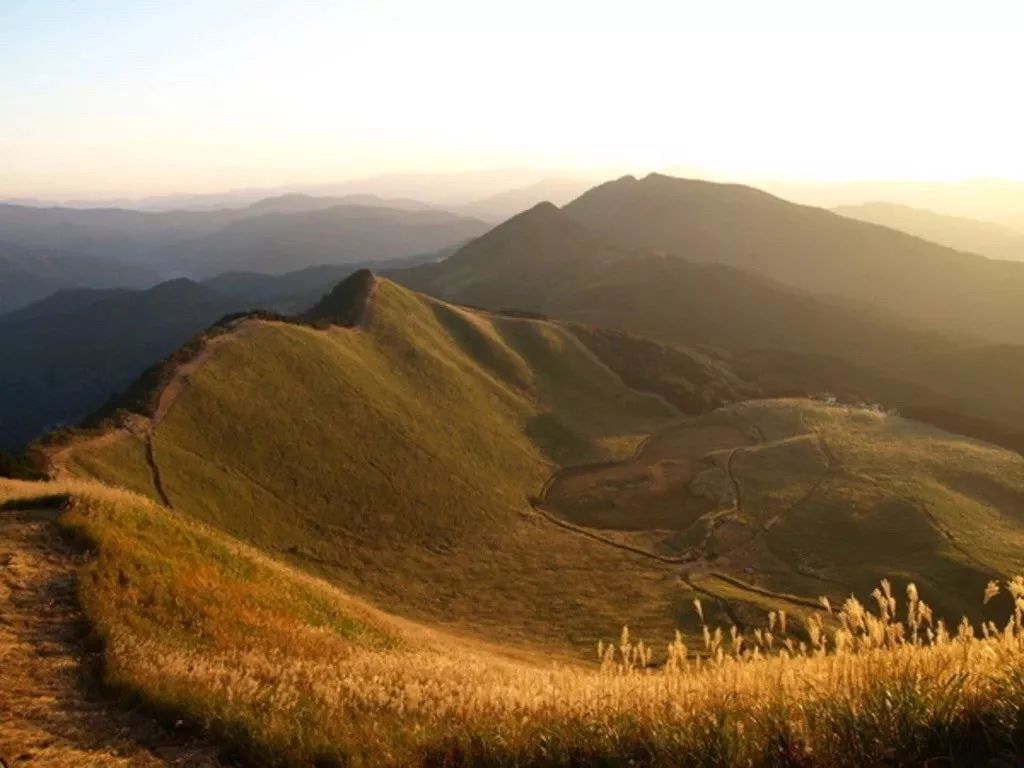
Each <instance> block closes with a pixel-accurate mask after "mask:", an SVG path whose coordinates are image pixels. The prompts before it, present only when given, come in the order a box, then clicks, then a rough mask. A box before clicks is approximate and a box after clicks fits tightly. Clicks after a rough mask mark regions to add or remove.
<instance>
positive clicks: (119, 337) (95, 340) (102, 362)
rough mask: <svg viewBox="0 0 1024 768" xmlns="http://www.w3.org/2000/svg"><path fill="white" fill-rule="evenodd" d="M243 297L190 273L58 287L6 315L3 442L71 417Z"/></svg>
mask: <svg viewBox="0 0 1024 768" xmlns="http://www.w3.org/2000/svg"><path fill="white" fill-rule="evenodd" d="M243 308H247V307H246V305H245V304H244V303H241V302H239V301H238V300H236V299H233V298H231V297H228V296H224V295H222V294H219V293H216V292H214V291H211V290H209V289H208V288H205V287H203V286H201V285H199V284H197V283H194V282H192V281H189V280H174V281H171V282H167V283H162V284H160V285H157V286H156V287H154V288H150V289H148V290H145V291H85V290H77V291H70V292H59V293H57V294H55V295H54V296H51V297H50V298H48V299H45V300H43V301H42V302H40V303H39V304H36V305H32V306H30V307H27V308H23V309H22V310H20V311H18V312H15V313H12V314H10V315H7V316H4V317H0V447H3V448H12V447H17V446H19V445H21V444H22V443H24V442H26V441H28V440H30V439H32V438H35V437H37V436H38V435H40V434H41V433H42V432H44V431H45V430H47V429H53V428H56V427H58V426H61V425H65V424H71V423H74V422H75V421H77V420H78V419H80V418H81V417H82V416H84V415H86V414H87V413H89V412H91V411H93V410H95V409H96V408H98V407H99V406H100V405H102V404H103V402H104V401H105V400H107V399H108V398H109V397H110V396H111V395H112V394H114V393H115V392H117V391H119V390H121V389H123V388H124V387H125V386H127V385H128V384H129V383H131V382H132V381H133V380H134V379H135V378H136V377H137V376H138V375H139V373H141V371H142V370H143V369H145V368H146V367H148V366H149V365H152V364H153V363H154V362H156V361H157V360H159V359H160V358H162V357H164V356H165V355H167V354H168V353H170V352H171V351H173V350H174V349H176V348H177V347H178V346H180V345H181V344H183V343H184V342H185V341H186V340H187V339H188V338H189V337H190V336H192V335H193V334H194V333H196V332H197V331H199V330H201V329H203V328H205V327H206V326H208V325H209V324H210V323H212V322H213V321H215V320H217V319H218V318H220V317H222V316H223V315H225V314H227V313H229V312H234V311H237V310H239V309H243Z"/></svg>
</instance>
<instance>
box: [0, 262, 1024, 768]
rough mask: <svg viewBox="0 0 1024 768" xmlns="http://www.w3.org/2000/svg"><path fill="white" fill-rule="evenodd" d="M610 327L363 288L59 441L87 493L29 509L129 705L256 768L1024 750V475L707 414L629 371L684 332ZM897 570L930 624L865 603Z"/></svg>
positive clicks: (899, 434) (256, 324)
mask: <svg viewBox="0 0 1024 768" xmlns="http://www.w3.org/2000/svg"><path fill="white" fill-rule="evenodd" d="M360 302H364V304H365V306H364V310H363V311H362V312H359V313H353V312H352V311H351V310H352V307H353V303H355V304H356V305H359V303H360ZM357 314H358V315H359V316H358V317H356V316H355V315H357ZM337 320H344V321H345V322H348V323H349V324H350V325H351V327H341V326H339V325H336V324H334V322H332V321H337ZM576 331H577V332H578V333H577V332H574V330H573V329H572V328H571V327H566V326H563V325H559V324H557V323H553V322H550V321H544V320H538V319H529V318H522V317H509V316H501V315H494V314H489V313H486V312H482V311H476V310H470V309H465V308H460V307H456V306H453V305H450V304H445V303H443V302H440V301H437V300H434V299H430V298H427V297H425V296H421V295H418V294H415V293H412V292H410V291H408V290H405V289H403V288H400V287H399V286H397V285H395V284H394V283H391V282H389V281H386V280H374V279H372V278H371V277H370V276H368V275H366V274H363V275H357V276H356V277H353V278H351V279H350V281H348V282H347V283H346V284H343V285H342V286H339V288H338V290H336V291H335V292H334V293H333V294H332V295H330V296H328V297H327V298H325V300H324V302H322V303H321V305H320V306H319V307H318V308H317V310H316V311H315V312H314V313H312V314H311V315H310V317H309V318H308V319H307V320H306V321H303V322H299V321H292V322H281V321H276V320H270V319H258V318H250V319H240V320H238V321H236V322H235V323H234V324H232V325H229V326H226V327H225V328H223V329H220V330H219V331H218V332H216V333H215V334H212V335H211V336H210V337H209V338H208V339H206V341H205V342H204V343H203V344H201V345H198V346H197V347H195V348H194V349H193V350H192V352H191V354H192V355H193V356H192V357H191V359H188V360H182V361H179V363H178V367H177V368H176V369H174V370H170V369H169V371H168V372H169V373H172V374H173V375H171V376H170V377H166V376H165V377H162V378H160V379H158V382H159V385H160V386H159V388H158V390H157V391H155V392H154V393H153V396H152V397H150V398H141V399H139V398H137V399H136V400H135V402H137V403H140V404H142V405H140V406H139V407H138V411H139V413H137V414H135V415H122V427H121V428H120V429H113V428H108V429H106V430H105V431H102V432H100V433H97V434H93V435H84V434H83V435H80V436H79V437H77V438H76V439H75V440H74V441H72V442H71V443H69V444H65V445H59V446H56V447H54V448H52V449H51V450H52V451H53V453H52V454H51V456H52V458H53V460H54V462H55V465H56V466H55V469H56V470H57V471H58V473H59V474H61V475H62V478H64V479H62V480H61V481H60V482H56V483H51V484H24V483H21V484H18V483H12V482H3V483H0V505H3V504H5V503H8V504H9V503H10V500H11V499H13V498H16V497H19V496H25V495H28V496H31V495H33V494H34V495H36V496H43V497H47V498H49V499H50V500H49V501H48V502H47V503H49V504H52V503H54V502H53V499H54V498H55V497H59V496H61V495H62V494H63V495H67V496H69V497H70V498H71V499H72V503H71V506H70V507H69V509H68V511H67V512H66V513H65V517H64V524H65V525H67V526H70V527H71V528H73V529H74V530H76V531H78V532H79V534H80V535H82V536H84V537H85V538H86V539H87V540H88V541H89V542H90V543H91V546H92V547H93V548H94V549H95V550H96V552H97V553H98V554H97V558H96V559H95V560H93V561H92V562H91V564H90V565H89V566H88V568H87V570H86V571H85V572H84V575H83V577H82V579H81V582H80V589H81V594H82V603H83V606H84V608H85V611H86V613H87V616H88V618H89V620H90V621H91V623H92V625H93V626H94V627H95V628H96V630H97V632H98V633H99V635H100V637H101V638H102V639H103V640H104V658H105V660H106V675H107V678H108V681H109V682H110V683H112V684H113V685H115V686H117V687H118V688H122V689H127V690H129V691H132V692H134V693H136V694H138V695H140V696H141V697H142V698H143V699H144V700H145V701H147V702H149V703H150V704H154V705H156V707H157V709H158V711H160V712H162V713H163V714H164V716H165V717H167V718H168V719H169V720H171V721H175V720H177V719H185V720H186V721H187V722H190V723H197V724H200V725H201V726H203V727H204V728H205V729H207V732H208V733H210V734H211V735H212V736H213V737H214V738H216V739H218V740H219V741H221V742H223V743H226V744H230V745H232V747H233V748H234V749H235V751H236V755H241V756H243V758H244V759H248V760H249V761H257V762H258V761H274V760H276V761H278V762H279V763H281V764H295V763H300V764H301V763H302V762H313V761H320V764H327V765H330V764H338V763H341V764H351V765H381V764H383V765H388V764H391V765H396V766H401V765H417V764H421V765H477V764H481V763H483V764H493V765H522V764H551V765H560V764H566V763H567V762H572V761H575V762H576V763H577V764H583V765H591V764H593V765H597V764H621V763H624V762H628V761H629V760H633V761H634V762H635V763H637V764H640V765H662V764H665V765H672V764H680V763H682V764H686V763H690V762H695V763H698V764H708V765H733V764H737V763H739V764H753V765H759V766H760V765H766V766H767V765H780V764H781V765H792V766H796V765H800V766H813V765H821V766H826V765H828V766H831V765H842V764H847V765H865V764H869V765H870V764H880V763H881V762H884V760H886V759H888V757H887V756H891V755H894V754H895V755H899V756H900V759H901V760H904V761H905V762H909V763H911V764H913V763H916V762H921V761H923V760H926V759H931V758H934V757H938V756H944V755H945V756H949V755H955V756H956V759H957V760H963V761H967V762H970V761H971V760H972V759H974V758H978V759H979V760H980V759H981V758H986V759H987V758H988V757H990V756H991V755H992V754H993V753H994V752H993V750H999V751H1002V750H1004V749H1010V748H1012V744H1013V743H1014V741H1013V739H1014V738H1016V736H1015V734H1017V732H1018V730H1017V729H1018V726H1017V725H1015V724H1014V723H1015V722H1016V721H1012V720H1010V719H1008V718H1012V716H1013V712H1014V711H1015V709H1014V708H1015V707H1016V706H1017V702H1019V701H1024V695H1021V693H1020V686H1019V683H1018V682H1017V678H1016V677H1014V676H1013V672H1012V670H1014V669H1016V665H1018V664H1019V663H1020V659H1021V658H1022V657H1021V645H1020V642H1021V641H1020V635H1019V626H1020V625H1019V617H1018V618H1017V619H1015V620H1013V621H1011V624H1010V625H1009V629H1008V630H1007V631H1006V632H1002V631H1000V629H999V628H996V625H994V624H991V625H990V624H988V623H986V624H984V625H982V624H981V623H980V622H982V621H985V622H989V621H999V622H1000V627H1001V626H1002V622H1003V621H1004V620H1005V617H1006V614H1007V612H1008V611H1012V605H1013V602H1012V600H1010V599H1008V598H1007V596H1006V595H1005V594H999V595H997V596H996V597H995V598H994V599H992V600H990V601H988V603H987V605H984V606H983V605H982V603H981V601H980V599H979V597H980V596H981V595H982V594H983V593H984V592H985V591H986V589H987V588H988V587H989V582H990V581H991V580H993V579H1005V578H1008V577H1009V576H1010V575H1011V574H1014V573H1018V572H1020V571H1022V570H1024V562H1022V560H1024V558H1022V557H1021V556H1020V554H1019V553H1020V552H1021V551H1024V547H1022V544H1024V519H1022V518H1021V517H1020V512H1019V510H1020V508H1021V502H1022V501H1024V459H1021V458H1020V456H1018V455H1017V454H1012V453H1009V452H1006V451H1003V450H1000V449H997V448H994V447H992V446H990V445H986V444H983V443H977V442H973V441H971V440H968V439H965V438H961V437H957V436H954V435H951V434H948V433H944V432H941V431H938V430H936V429H933V428H930V427H926V426H924V425H921V424H919V423H916V422H912V421H908V420H906V419H902V418H900V417H897V416H893V415H886V414H884V413H881V412H879V411H875V410H872V409H868V408H859V407H848V406H841V405H827V404H824V403H821V402H815V401H812V400H807V399H792V400H767V401H749V402H741V403H733V404H730V405H727V406H725V407H722V408H719V409H716V410H713V411H710V412H708V413H703V414H700V415H695V416H688V417H684V416H681V415H680V414H679V413H678V411H677V410H676V409H675V408H673V407H672V406H671V405H670V404H669V403H668V402H666V400H664V399H662V398H660V397H658V396H656V395H651V394H644V393H640V392H638V391H636V390H634V389H631V388H629V387H628V386H626V385H625V384H624V383H623V380H622V378H621V377H620V376H618V375H617V374H616V373H615V372H614V371H613V370H612V367H610V366H606V365H605V364H604V363H603V362H602V358H603V359H607V360H608V361H609V362H611V363H613V364H615V365H616V366H617V367H619V368H621V369H622V370H623V371H628V370H630V369H631V368H636V369H638V370H639V371H641V372H644V373H645V375H647V376H650V377H652V378H655V379H656V378H657V377H656V375H655V374H654V373H649V372H651V371H656V370H657V367H656V366H655V365H653V364H649V363H645V364H643V365H640V364H636V365H633V364H629V363H627V362H625V361H630V360H633V359H637V360H640V361H649V360H651V359H652V348H651V347H650V346H649V345H650V344H651V342H643V341H642V340H638V341H637V346H636V347H635V348H634V347H633V346H632V345H631V343H630V339H631V338H632V337H629V336H627V335H623V334H618V333H615V332H606V331H590V332H587V331H581V330H579V329H576ZM583 338H589V341H590V345H591V346H588V345H585V344H584V343H583V341H582V339H583ZM602 345H603V346H602ZM595 350H599V353H598V352H596V351H595ZM677 353H678V354H684V355H685V364H684V362H682V358H678V357H677V356H676V355H677ZM657 357H658V356H655V359H656V358H657ZM660 358H661V360H662V361H663V363H664V368H663V369H662V370H665V371H667V372H669V373H671V372H678V373H679V375H682V376H694V375H695V373H694V369H692V367H691V366H694V365H696V364H698V363H700V364H703V365H705V366H708V367H706V368H703V369H701V370H703V371H705V372H707V371H709V370H710V371H712V372H714V371H715V366H716V365H724V361H723V360H722V359H721V358H713V357H710V356H709V357H707V358H701V357H698V356H696V354H695V353H693V354H691V353H690V351H680V350H676V351H675V352H672V351H667V350H666V351H663V352H662V353H661V354H660ZM666 378H667V379H669V384H668V385H666V389H665V392H666V394H670V393H671V392H672V391H673V386H672V385H671V380H672V376H668V377H666ZM684 389H685V388H684ZM147 404H148V405H147ZM143 406H144V407H143ZM75 477H78V478H92V479H93V480H101V481H103V482H105V483H107V484H108V485H120V486H123V487H125V488H126V489H129V490H120V491H113V490H111V489H110V488H109V487H100V486H98V485H97V484H96V483H95V482H84V481H82V480H80V479H79V480H76V479H73V478H75ZM21 503H22V502H16V504H21ZM884 577H891V578H893V579H894V580H895V581H894V583H895V589H896V591H897V595H901V594H902V593H903V592H904V591H905V590H906V589H907V587H906V584H907V582H911V581H912V582H914V583H916V584H917V585H918V586H920V587H921V590H922V593H923V594H924V596H925V599H927V600H928V606H931V607H928V606H925V607H921V603H920V602H919V601H918V600H917V597H916V594H917V593H916V592H913V591H911V592H910V593H908V594H911V595H912V600H911V602H910V605H909V607H908V606H905V605H904V604H903V603H902V602H901V603H900V606H899V616H901V617H902V616H903V615H904V614H905V613H906V611H907V610H909V614H907V615H908V616H909V618H908V619H907V623H906V624H902V623H899V622H898V621H897V620H896V619H895V613H894V609H893V608H891V607H890V606H889V603H888V602H887V601H886V602H885V603H884V605H885V608H884V610H883V609H881V608H879V609H878V610H877V611H876V614H874V615H871V616H869V617H866V616H865V613H864V609H863V607H862V605H861V604H860V603H856V602H846V603H844V601H845V600H846V599H847V598H848V597H849V596H850V595H851V594H856V595H858V596H859V597H860V598H861V599H862V600H863V601H865V602H867V603H869V604H870V605H872V606H874V605H875V603H874V602H872V601H873V600H874V598H871V597H870V595H871V593H872V589H874V587H875V585H876V584H877V583H878V581H879V579H881V578H884ZM885 588H886V589H888V587H885ZM1013 589H1014V590H1018V589H1019V590H1021V593H1024V586H1020V584H1019V582H1014V586H1013ZM879 594H881V593H879ZM820 595H823V596H826V597H827V598H828V600H829V601H830V605H832V606H837V607H838V606H843V609H842V610H843V612H842V613H841V614H833V613H832V612H831V611H829V610H826V609H825V608H824V605H825V604H824V603H820V602H819V601H818V596H820ZM932 608H933V609H934V614H933V613H932V612H931V611H932ZM965 614H966V615H968V616H969V617H971V618H972V620H973V621H975V622H976V626H978V627H982V626H984V630H983V632H984V634H985V637H986V638H988V639H981V640H974V641H972V640H970V635H969V633H968V630H967V629H961V630H957V629H955V628H954V627H955V625H956V622H957V621H958V620H959V617H960V616H961V615H965ZM939 616H943V617H946V619H947V620H946V622H945V623H944V624H940V623H939V622H938V617H939ZM1014 622H1017V623H1014ZM623 624H627V625H628V626H629V627H630V631H631V633H632V634H630V635H628V636H626V635H624V636H623V637H621V638H620V641H619V643H618V644H607V643H605V644H602V645H601V646H600V653H601V663H600V665H599V667H598V668H596V669H595V668H594V667H589V668H588V666H587V665H586V664H585V663H584V664H582V665H581V661H583V662H585V660H586V659H593V658H594V650H595V647H597V643H598V641H599V640H604V641H608V640H613V639H614V638H615V637H616V636H617V635H618V628H619V627H621V626H622V625H623ZM716 627H718V629H716ZM677 629H679V630H680V631H681V634H680V635H679V636H678V637H677V638H676V640H675V641H674V642H672V643H671V644H668V645H666V642H667V641H668V640H670V639H671V638H672V637H673V633H674V632H675V631H676V630H677ZM979 631H981V630H979ZM958 632H959V634H958ZM971 632H974V630H971ZM635 638H644V639H646V640H648V641H649V642H653V643H654V645H640V644H638V643H637V641H636V639H635ZM956 638H959V639H956ZM862 654H863V655H862ZM766 657H767V658H766ZM550 659H557V660H559V661H560V662H561V666H559V667H555V668H551V667H550V666H549V663H548V662H547V661H545V660H550ZM798 701H799V702H800V703H801V704H802V705H804V706H797V705H796V702H798ZM882 701H884V702H887V703H886V705H885V706H881V705H879V704H878V702H882ZM868 713H870V714H868ZM949 713H954V714H949ZM780 744H782V745H783V746H782V747H780ZM780 750H781V751H780ZM1009 754H1012V753H1009ZM780 755H781V757H780ZM975 762H977V760H976V761H975Z"/></svg>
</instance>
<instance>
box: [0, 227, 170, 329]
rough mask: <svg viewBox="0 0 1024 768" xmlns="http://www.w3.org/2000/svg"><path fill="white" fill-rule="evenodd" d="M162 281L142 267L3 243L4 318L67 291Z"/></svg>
mask: <svg viewBox="0 0 1024 768" xmlns="http://www.w3.org/2000/svg"><path fill="white" fill-rule="evenodd" d="M158 279H159V272H158V270H156V269H152V268H149V267H147V266H145V265H141V264H126V263H124V262H121V261H117V260H116V259H112V258H106V257H103V256H97V255H93V254H83V253H72V252H68V251H60V250H54V249H51V248H43V247H34V246H26V245H21V244H18V243H10V242H6V241H3V240H0V314H3V313H4V312H10V311H12V310H15V309H19V308H20V307H24V306H26V305H28V304H31V303H32V302H34V301H38V300H39V299H42V298H44V297H46V296H49V295H50V294H52V293H54V292H55V291H60V290H64V289H67V288H112V287H116V286H123V287H141V286H147V285H152V284H153V283H154V282H156V281H157V280H158Z"/></svg>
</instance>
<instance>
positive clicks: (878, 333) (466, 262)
mask: <svg viewBox="0 0 1024 768" xmlns="http://www.w3.org/2000/svg"><path fill="white" fill-rule="evenodd" d="M391 274H392V275H393V276H394V277H395V279H397V280H399V281H400V282H403V283H405V284H408V285H409V286H411V287H413V288H415V289H417V290H422V291H425V292H427V293H431V294H433V295H436V296H440V297H442V298H444V299H447V300H452V301H457V302H460V303H466V304H471V305H479V306H483V307H488V308H492V309H501V308H513V309H524V310H530V311H535V312H540V313H545V314H550V315H552V316H555V317H560V318H565V319H570V320H577V321H579V322H583V323H589V324H592V325H602V326H612V327H617V328H623V329H626V330H629V331H632V332H634V333H638V334H640V335H643V336H647V337H649V338H653V339H659V340H662V341H666V342H675V343H682V344H688V345H702V344H703V345H712V346H716V347H721V348H724V349H727V350H730V351H733V352H737V353H738V352H744V351H747V350H750V349H759V348H765V347H770V348H777V349H789V350H795V351H802V352H818V353H827V352H833V351H835V350H837V349H841V350H843V353H844V354H845V355H849V356H850V357H851V358H853V359H858V360H868V361H872V362H875V363H878V362H881V361H891V360H892V359H894V358H898V357H901V356H902V354H903V352H904V350H905V349H906V348H908V347H911V346H912V347H914V348H924V349H927V348H931V347H942V346H944V345H945V343H946V342H944V341H943V339H941V338H940V337H938V336H936V335H934V334H929V333H924V332H919V331H917V330H915V329H913V328H909V327H905V326H902V325H900V324H898V323H895V322H892V321H891V320H890V319H888V318H886V317H883V316H878V315H876V314H874V313H872V312H869V311H865V310H863V309H860V308H855V307H851V306H847V305H845V304H841V303H836V302H829V301H826V300H823V299H821V298H818V297H815V296H811V295H807V294H803V293H801V292H799V291H796V290H794V289H792V288H787V287H786V286H784V285H780V284H778V283H775V282H772V281H770V280H767V279H765V278H763V277H759V276H757V275H756V274H753V273H750V272H745V271H741V270H739V269H735V268H732V267H726V266H721V265H717V264H706V263H703V264H702V263H693V262H690V261H686V260H684V259H681V258H676V257H672V256H666V255H662V254H659V253H655V252H653V251H650V250H643V249H636V250H629V249H626V248H623V247H619V246H615V245H611V244H609V242H608V240H607V239H606V238H605V237H604V236H602V235H599V234H597V233H596V232H595V231H594V230H592V229H588V228H586V227H584V226H583V225H581V224H579V223H578V222H577V221H576V220H575V219H573V218H571V217H570V216H569V215H568V211H563V210H559V209H558V208H556V207H555V206H554V205H551V204H550V203H542V204H541V205H538V206H536V207H534V208H533V209H531V210H530V211H527V212H525V213H523V214H520V215H519V216H516V217H514V218H512V219H510V220H509V221H507V222H505V223H504V224H502V225H500V226H498V227H496V228H494V229H493V230H491V231H490V232H488V233H487V234H486V235H484V236H482V237H479V238H477V239H476V240H474V241H473V242H471V243H469V244H467V245H466V246H465V247H463V248H462V249H460V250H459V251H457V252H456V253H455V254H454V255H452V256H451V257H449V258H448V259H446V260H444V261H442V262H439V263H436V264H427V265H423V266H420V267H415V268H413V269H410V270H405V271H401V272H393V273H391Z"/></svg>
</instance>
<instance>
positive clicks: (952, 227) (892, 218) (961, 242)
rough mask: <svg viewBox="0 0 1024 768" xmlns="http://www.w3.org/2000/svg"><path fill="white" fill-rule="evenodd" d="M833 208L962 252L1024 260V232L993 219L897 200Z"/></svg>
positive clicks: (854, 217) (840, 213)
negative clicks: (898, 201)
mask: <svg viewBox="0 0 1024 768" xmlns="http://www.w3.org/2000/svg"><path fill="white" fill-rule="evenodd" d="M832 210H833V212H834V213H838V214H839V215H840V216H845V217H846V218H848V219H857V220H858V221H866V222H868V223H870V224H879V225H881V226H883V227H890V228H892V229H898V230H900V231H901V232H906V233H907V234H910V235H914V237H920V238H923V239H924V240H930V241H931V242H933V243H940V244H941V245H945V246H948V247H950V248H956V249H957V250H959V251H967V252H969V253H980V254H982V255H983V256H988V257H989V258H993V259H1007V260H1010V261H1024V234H1022V233H1021V232H1019V231H1017V230H1014V229H1011V228H1010V227H1005V226H1003V225H1001V224H997V223H994V222H991V221H981V220H978V219H965V218H959V217H956V216H944V215H943V214H941V213H934V212H933V211H926V210H923V209H921V208H911V207H909V206H906V205H897V204H895V203H864V204H863V205H847V206H841V207H839V208H833V209H832Z"/></svg>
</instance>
